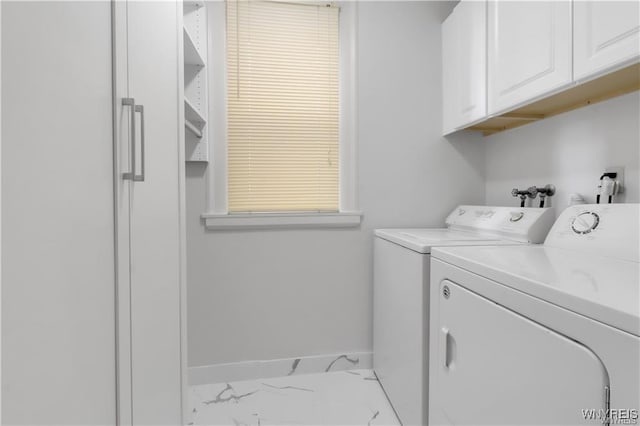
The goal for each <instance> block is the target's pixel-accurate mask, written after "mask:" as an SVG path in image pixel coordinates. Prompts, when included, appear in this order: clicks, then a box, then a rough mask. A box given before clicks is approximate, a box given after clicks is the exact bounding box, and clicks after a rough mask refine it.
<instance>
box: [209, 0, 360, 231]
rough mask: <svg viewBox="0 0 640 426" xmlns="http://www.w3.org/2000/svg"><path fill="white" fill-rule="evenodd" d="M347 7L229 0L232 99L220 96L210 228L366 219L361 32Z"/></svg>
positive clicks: (223, 68) (227, 56)
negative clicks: (358, 57)
mask: <svg viewBox="0 0 640 426" xmlns="http://www.w3.org/2000/svg"><path fill="white" fill-rule="evenodd" d="M344 6H345V5H341V6H340V7H339V6H338V5H336V4H334V3H331V4H327V3H318V2H297V1H280V0H227V1H226V2H225V9H224V24H225V25H224V28H225V30H224V33H223V34H220V31H218V35H223V36H224V37H223V38H224V39H225V40H226V42H225V45H224V49H220V46H218V49H215V47H214V49H213V50H217V52H214V56H216V57H218V58H219V57H220V55H221V54H222V56H223V57H224V61H222V62H223V64H218V71H219V72H224V75H225V76H226V79H225V83H224V92H225V97H224V100H221V99H220V93H214V96H213V97H212V99H215V102H216V103H218V104H220V102H222V103H223V105H224V106H225V108H224V120H222V119H221V117H219V119H217V120H214V121H216V123H215V124H214V127H216V128H218V129H219V127H220V125H222V126H224V129H225V130H226V132H225V134H224V138H223V139H222V138H220V139H218V138H217V137H216V135H214V140H213V143H214V170H213V172H212V173H211V176H212V179H211V183H212V184H211V187H212V189H213V196H212V197H211V200H210V205H209V211H210V213H208V214H205V215H203V217H204V218H205V222H206V224H207V226H208V227H209V228H215V227H217V226H220V227H223V228H226V227H228V226H244V225H247V224H248V225H249V226H261V225H263V224H264V225H265V226H269V227H271V226H277V225H314V224H318V225H338V226H349V225H357V224H358V223H359V221H360V214H359V213H358V212H357V211H356V209H355V208H354V207H355V151H354V150H355V139H356V138H355V128H356V127H355V114H354V107H353V105H354V100H355V94H354V90H353V89H354V88H355V85H354V84H353V82H352V80H353V75H354V73H355V55H354V50H355V48H354V46H355V43H354V42H355V37H353V33H354V25H352V24H353V18H352V17H353V13H352V12H351V5H349V7H348V8H347V9H348V13H347V17H348V18H350V17H351V18H350V19H349V20H345V13H344V12H345V10H344ZM354 7H355V6H354ZM218 19H219V17H218ZM218 22H220V21H218ZM347 24H349V25H347ZM213 25H216V23H213ZM214 37H215V35H214ZM214 67H215V64H214ZM214 72H215V70H214ZM214 79H215V76H214ZM215 85H216V83H214V86H215ZM217 85H218V87H219V88H220V86H221V85H220V83H219V82H218V83H217ZM218 109H220V108H218ZM214 133H215V132H214ZM218 133H219V132H218ZM221 139H222V141H223V142H224V143H222V142H221ZM223 160H224V161H223ZM265 218H266V219H265ZM274 218H275V219H274Z"/></svg>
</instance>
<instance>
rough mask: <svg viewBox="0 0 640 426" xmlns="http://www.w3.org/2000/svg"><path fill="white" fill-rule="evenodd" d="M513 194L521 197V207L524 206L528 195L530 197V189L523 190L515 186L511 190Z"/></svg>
mask: <svg viewBox="0 0 640 426" xmlns="http://www.w3.org/2000/svg"><path fill="white" fill-rule="evenodd" d="M511 195H513V196H514V197H520V207H524V202H525V200H526V199H527V197H530V195H529V190H528V189H525V190H521V189H518V188H513V189H512V190H511Z"/></svg>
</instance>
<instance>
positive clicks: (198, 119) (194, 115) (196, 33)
mask: <svg viewBox="0 0 640 426" xmlns="http://www.w3.org/2000/svg"><path fill="white" fill-rule="evenodd" d="M183 14H184V15H183V23H184V29H183V41H184V115H185V117H184V126H185V150H186V155H185V158H186V161H190V162H208V161H209V131H208V125H207V112H208V110H209V99H208V91H207V90H208V87H207V11H206V7H205V3H204V1H193V0H188V1H184V2H183Z"/></svg>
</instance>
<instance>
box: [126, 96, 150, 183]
mask: <svg viewBox="0 0 640 426" xmlns="http://www.w3.org/2000/svg"><path fill="white" fill-rule="evenodd" d="M122 105H123V106H128V107H131V118H130V121H131V124H130V125H129V130H130V132H131V133H130V138H131V139H130V140H131V143H130V144H129V147H130V148H129V149H130V156H129V162H130V164H131V171H129V172H125V173H123V174H122V178H123V179H125V180H132V181H134V182H144V163H145V157H144V106H142V105H136V101H135V99H134V98H122ZM136 112H139V113H140V174H136Z"/></svg>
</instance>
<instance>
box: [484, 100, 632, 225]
mask: <svg viewBox="0 0 640 426" xmlns="http://www.w3.org/2000/svg"><path fill="white" fill-rule="evenodd" d="M639 105H640V96H639V94H638V92H635V93H631V94H628V95H625V96H622V97H619V98H614V99H610V100H608V101H605V102H601V103H598V104H595V105H591V106H589V107H586V108H581V109H578V110H575V111H571V112H568V113H565V114H562V115H558V116H555V117H551V118H548V119H546V120H542V121H539V122H537V123H533V124H529V125H527V126H524V127H520V128H517V129H513V130H510V131H506V132H502V133H497V134H495V135H493V136H490V137H488V138H486V148H487V151H486V156H487V157H486V158H487V163H486V179H487V183H486V197H487V203H489V204H504V205H519V199H515V198H513V197H512V196H511V189H512V188H514V187H518V188H527V187H529V186H531V185H537V186H541V185H546V184H548V183H551V184H554V185H555V186H556V188H557V194H556V195H555V196H554V197H553V204H554V205H555V207H556V209H557V214H558V213H560V212H561V211H562V209H564V208H565V207H566V206H567V205H568V196H569V194H571V193H580V194H582V195H583V196H584V198H585V199H586V201H587V202H590V203H594V202H595V195H596V186H597V183H598V179H599V178H600V176H601V175H602V173H603V172H604V169H605V167H608V166H624V167H625V184H626V192H625V194H624V196H623V197H621V199H620V201H626V202H633V203H637V202H639V201H640V188H639V179H640V176H639V174H638V164H639V155H640V128H639V126H640V108H639Z"/></svg>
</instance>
